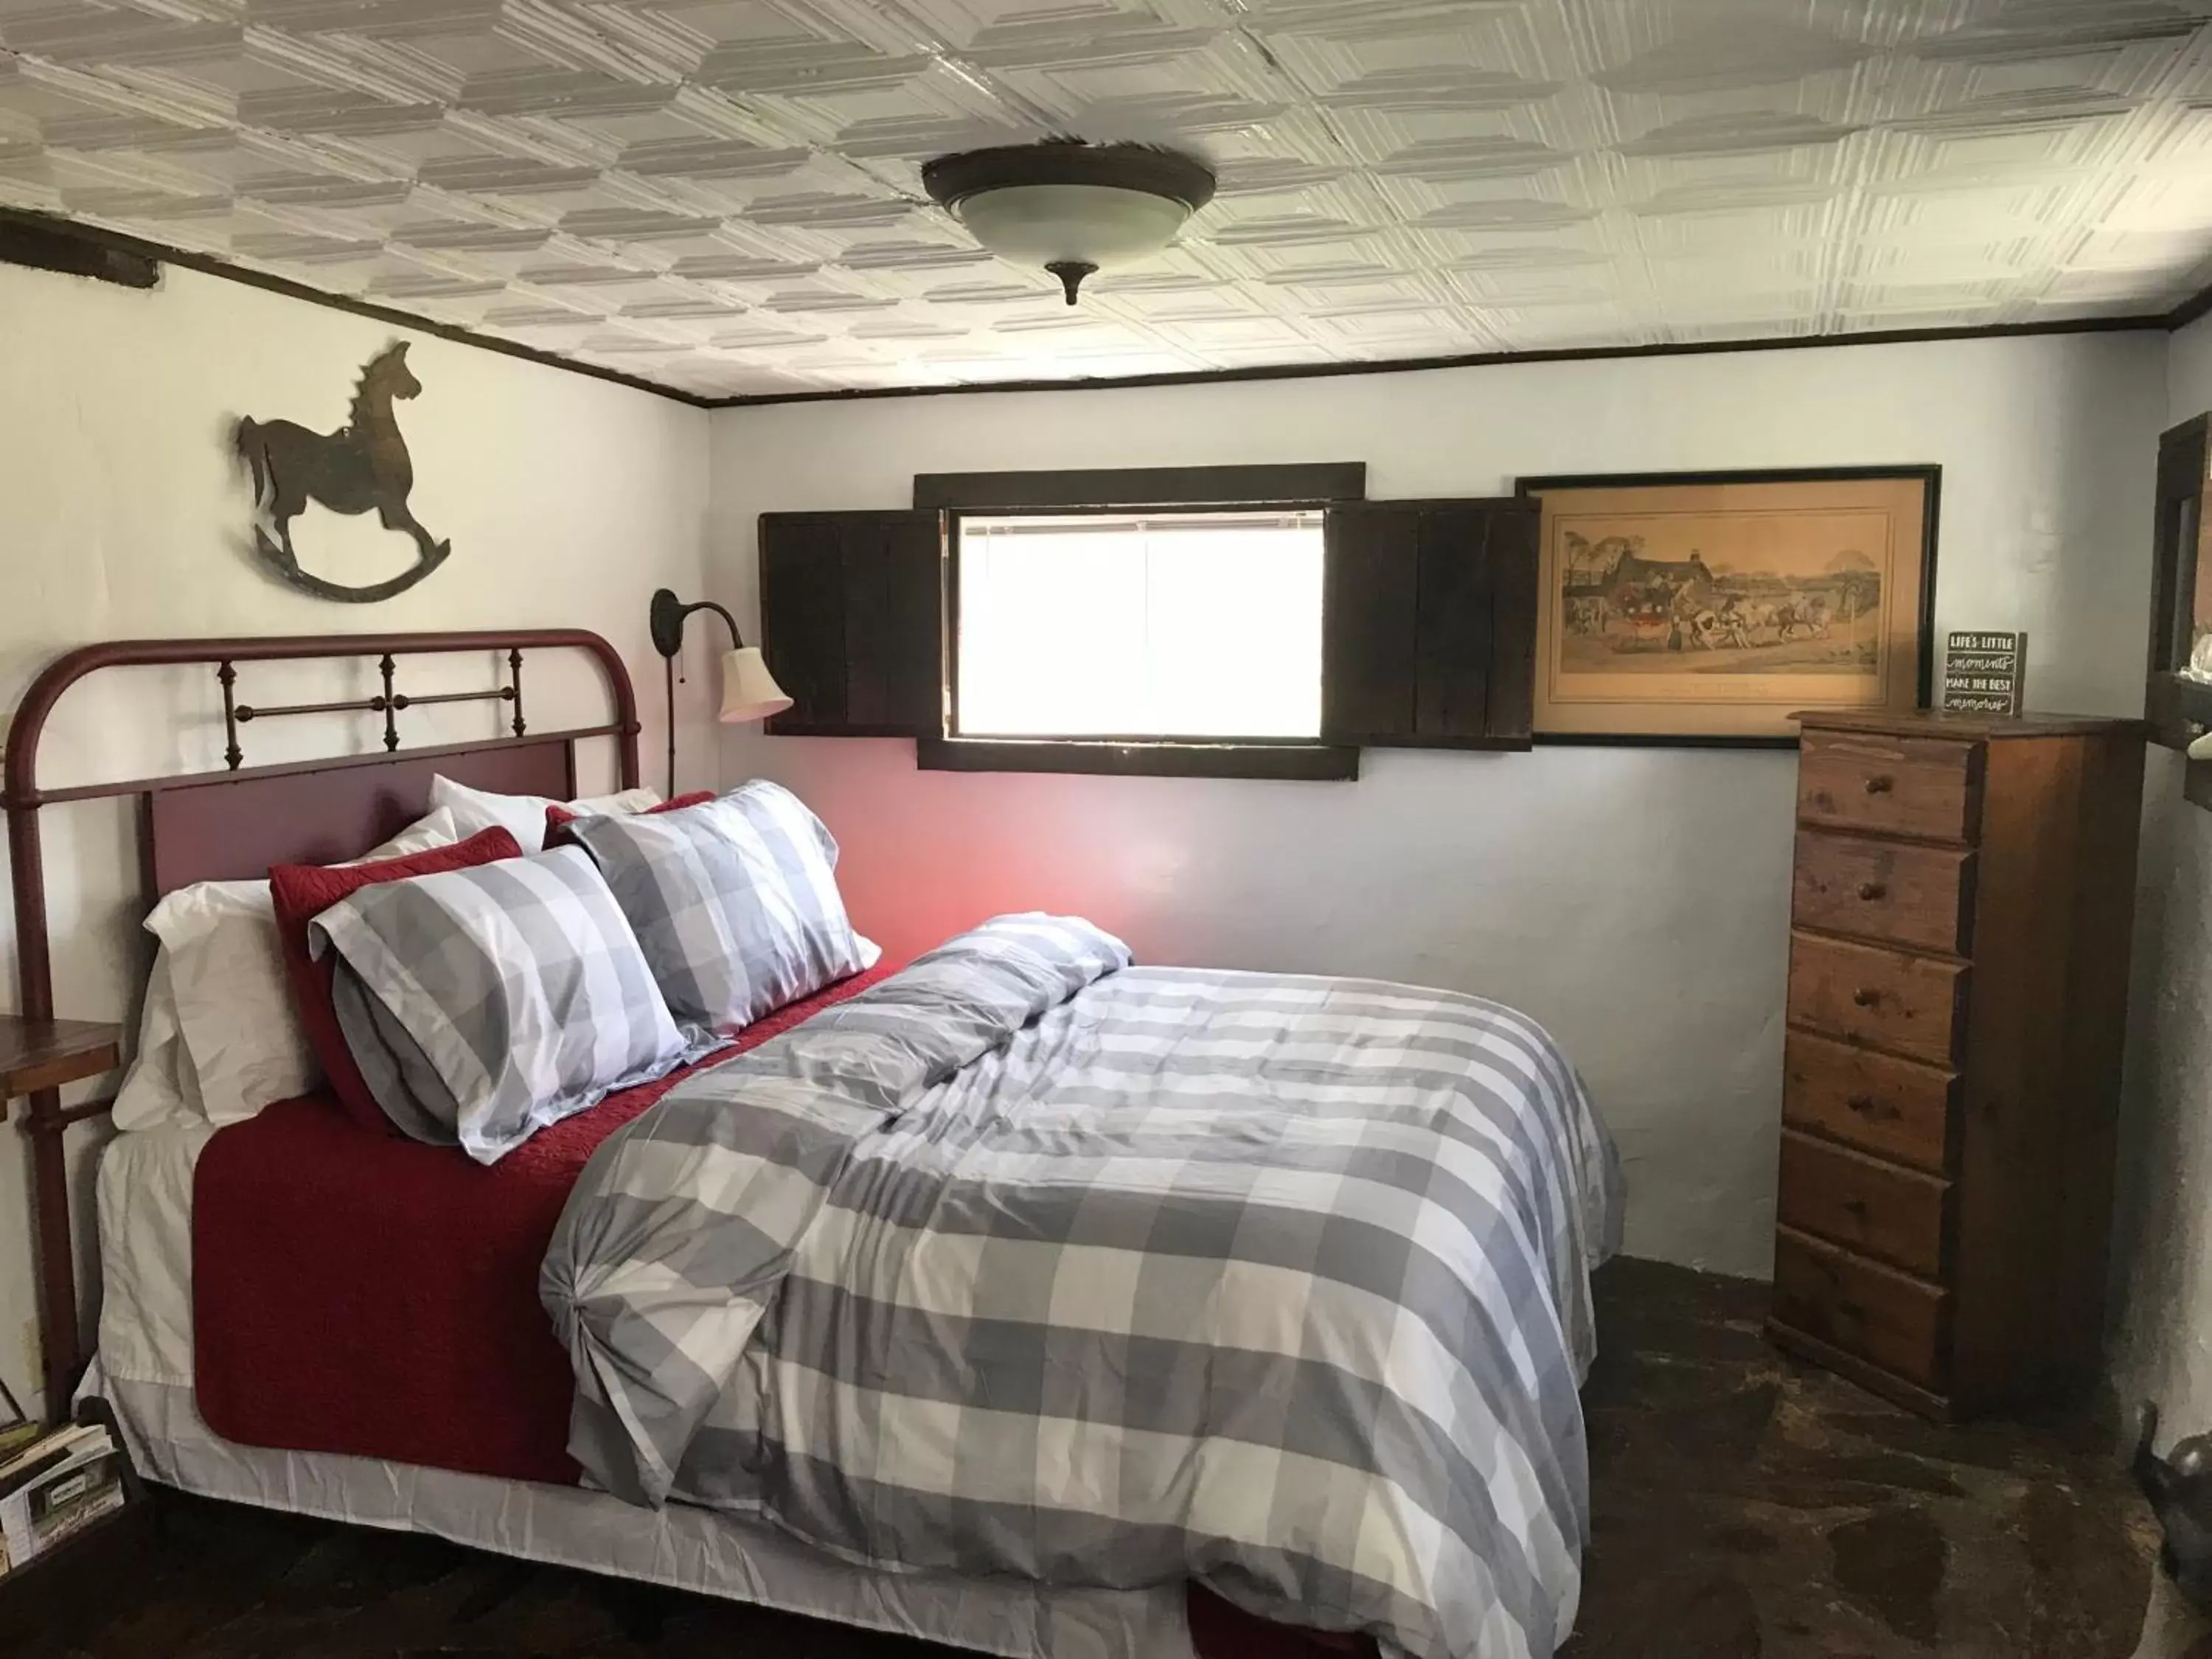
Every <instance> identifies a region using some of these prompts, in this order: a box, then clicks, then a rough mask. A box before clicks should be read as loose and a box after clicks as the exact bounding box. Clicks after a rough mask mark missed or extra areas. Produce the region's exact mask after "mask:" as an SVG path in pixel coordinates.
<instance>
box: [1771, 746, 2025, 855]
mask: <svg viewBox="0 0 2212 1659" xmlns="http://www.w3.org/2000/svg"><path fill="white" fill-rule="evenodd" d="M1981 816H1982V751H1981V750H1980V749H1979V748H1978V746H1977V745H1975V744H1971V743H1960V742H1955V741H1952V740H1948V739H1945V738H1904V737H1887V736H1871V735H1863V734H1860V733H1857V732H1806V733H1805V736H1804V739H1803V741H1802V744H1801V745H1800V752H1799V756H1798V761H1797V817H1798V818H1799V820H1800V821H1801V822H1802V823H1826V824H1834V825H1836V826H1838V827H1839V828H1842V829H1872V830H1877V831H1881V832H1883V833H1886V834H1889V835H1895V836H1921V837H1923V839H1926V840H1929V841H1972V840H1973V839H1974V836H1975V835H1976V833H1977V832H1978V830H1979V829H1980V828H1981Z"/></svg>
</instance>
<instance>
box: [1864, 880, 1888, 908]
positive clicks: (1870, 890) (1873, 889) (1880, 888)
mask: <svg viewBox="0 0 2212 1659" xmlns="http://www.w3.org/2000/svg"><path fill="white" fill-rule="evenodd" d="M1859 896H1860V897H1861V898H1863V899H1864V900H1865V901H1866V902H1868V903H1869V904H1872V903H1873V902H1875V900H1876V899H1879V898H1887V897H1888V896H1889V889H1888V888H1887V887H1885V886H1884V885H1882V884H1881V883H1880V882H1878V881H1863V882H1861V883H1860V884H1859Z"/></svg>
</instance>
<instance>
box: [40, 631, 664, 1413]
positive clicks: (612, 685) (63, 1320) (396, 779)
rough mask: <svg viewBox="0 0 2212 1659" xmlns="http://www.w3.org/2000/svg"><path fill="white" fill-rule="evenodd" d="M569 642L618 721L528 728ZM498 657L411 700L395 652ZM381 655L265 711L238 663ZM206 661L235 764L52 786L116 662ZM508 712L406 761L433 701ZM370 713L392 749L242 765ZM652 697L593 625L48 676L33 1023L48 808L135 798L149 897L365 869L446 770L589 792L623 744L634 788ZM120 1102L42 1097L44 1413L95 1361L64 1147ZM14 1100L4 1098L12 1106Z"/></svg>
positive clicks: (94, 659) (215, 651) (416, 637)
mask: <svg viewBox="0 0 2212 1659" xmlns="http://www.w3.org/2000/svg"><path fill="white" fill-rule="evenodd" d="M553 649H568V650H576V651H582V652H585V653H588V654H589V655H590V656H592V658H594V659H596V660H597V661H598V663H599V668H600V670H601V671H602V673H603V675H604V676H605V681H606V689H607V697H608V701H609V702H610V703H611V705H612V709H611V715H612V717H611V719H610V720H608V721H607V722H605V724H603V725H598V726H577V727H573V728H571V729H568V730H566V731H561V732H545V733H535V732H530V731H529V730H528V728H527V725H526V721H525V720H524V718H523V712H522V661H523V659H522V653H524V652H526V651H544V650H553ZM469 651H484V652H501V653H505V654H506V659H507V665H508V669H509V674H510V678H509V679H508V680H507V683H506V684H502V685H500V686H497V687H495V688H493V689H491V690H483V691H460V692H443V693H438V694H435V695H431V696H414V697H410V696H407V695H406V694H405V693H404V692H401V691H399V690H397V689H396V678H395V676H396V673H397V665H398V659H400V658H403V657H410V656H428V655H445V654H451V653H457V652H469ZM362 658H374V659H376V662H377V667H378V670H379V671H380V674H381V676H382V680H383V690H382V691H381V692H380V693H379V694H378V695H376V696H372V697H367V698H361V699H356V700H354V701H350V702H321V703H301V704H295V705H291V706H289V707H282V708H267V707H263V708H256V707H254V706H253V705H252V704H247V703H240V702H237V701H236V697H235V686H236V682H237V678H238V677H237V671H236V665H237V664H240V663H249V662H271V661H277V660H295V661H296V660H301V659H327V660H342V659H362ZM194 663H198V664H204V665H208V666H210V667H212V668H214V669H215V671H216V678H218V680H219V681H220V682H221V684H222V700H223V719H224V725H225V738H226V750H225V753H226V758H227V759H228V763H229V764H228V767H227V768H226V769H224V770H222V771H219V772H197V773H186V774H179V775H173V776H167V777H153V778H134V779H131V780H129V781H125V782H119V783H92V784H78V785H72V786H70V787H66V788H60V789H47V790H42V789H40V787H39V781H38V773H39V740H40V735H41V733H42V732H44V731H45V729H46V719H47V717H48V715H50V714H52V712H53V708H54V704H55V703H56V702H57V701H58V700H59V698H60V697H61V695H62V693H63V692H64V691H66V690H68V689H69V688H70V686H72V685H74V684H76V683H77V682H78V681H79V680H82V679H83V678H86V677H87V676H88V675H91V674H94V673H97V672H99V671H100V670H102V669H108V668H142V667H160V666H168V665H178V664H187V665H188V664H194ZM451 702H496V703H499V704H501V705H502V706H503V707H506V708H511V709H512V711H513V713H512V715H511V717H510V719H509V720H508V722H507V724H508V728H509V731H510V732H511V734H512V735H510V736H507V737H503V738H486V739H484V740H483V741H482V742H480V743H457V744H441V745H439V746H436V747H433V748H422V749H413V750H401V749H400V748H399V732H398V723H397V716H398V714H401V713H404V711H405V710H406V709H408V708H419V707H424V706H428V705H429V704H433V703H451ZM349 712H358V713H365V714H376V715H379V716H381V718H382V720H383V740H384V745H385V752H384V753H382V754H370V755H348V756H340V757H331V758H327V759H321V760H307V761H291V762H287V763H283V764H281V765H275V766H257V767H248V766H246V765H245V764H244V756H243V754H242V752H241V750H240V739H239V728H240V726H248V727H250V726H252V724H253V723H254V722H256V721H258V720H274V719H278V718H281V717H284V716H290V715H301V714H316V715H325V714H343V713H349ZM637 732H638V724H637V698H636V695H635V692H634V691H633V690H631V687H630V680H629V670H628V669H627V668H625V667H624V666H623V660H622V658H621V657H620V656H619V655H618V654H617V653H616V651H615V648H614V647H613V646H611V645H610V644H608V643H607V641H605V640H604V639H602V638H600V637H599V635H597V634H593V633H591V632H588V631H587V630H586V629H570V628H562V629H493V630H488V631H483V632H478V633H460V634H330V635H296V636H292V637H283V638H256V639H227V640H123V641H113V642H111V643H107V644H102V645H88V646H82V647H79V648H78V649H76V650H75V651H71V652H70V653H67V654H66V655H64V656H62V657H59V658H58V659H55V661H54V662H52V664H50V665H48V666H47V668H46V671H45V672H44V673H42V674H40V676H39V678H37V679H36V680H34V681H33V682H32V684H31V689H30V690H29V691H28V692H27V693H26V694H25V696H24V698H23V701H22V702H21V705H20V706H19V707H18V708H16V710H15V719H14V720H13V721H12V722H10V724H9V728H8V748H7V759H6V769H5V787H4V792H0V799H4V802H5V805H6V811H7V823H8V857H9V874H10V876H11V878H12V881H13V885H14V892H15V932H16V969H15V971H16V978H17V983H18V987H19V994H20V998H21V1005H20V1006H21V1010H22V1013H23V1017H24V1018H27V1019H33V1020H41V1019H51V1018H53V1015H54V992H53V960H52V939H51V938H50V936H49V933H48V926H47V915H46V866H45V861H44V857H43V854H42V851H41V848H40V823H39V813H40V809H41V808H42V807H46V806H52V805H58V804H60V803H62V802H64V801H78V800H97V799H120V798H124V797H128V796H137V797H138V798H139V802H140V817H139V832H138V845H139V851H140V854H141V862H142V865H143V870H144V872H145V884H146V895H147V900H148V902H149V903H151V902H153V901H154V900H155V899H156V898H158V897H160V896H161V895H163V894H165V893H168V892H171V891H173V890H175V889H177V888H179V887H182V886H185V885H188V884H191V883H192V882H196V881H217V880H234V879H244V878H252V877H257V876H261V875H264V874H266V873H267V872H268V869H269V866H270V865H272V864H281V863H307V864H313V863H331V862H333V861H335V860H339V859H345V858H350V857H353V856H354V855H356V854H359V853H361V852H363V851H365V850H366V849H367V848H370V847H373V846H374V845H375V844H376V843H377V842H380V841H382V840H384V839H386V837H387V836H391V835H392V834H393V833H394V832H395V831H397V830H398V829H400V828H401V827H402V826H403V825H404V824H406V823H409V822H410V821H411V820H412V819H414V818H416V817H421V816H422V812H423V811H425V810H426V808H427V806H428V797H429V789H430V778H431V775H432V774H434V773H438V772H442V773H444V774H445V775H447V776H448V777H451V778H453V779H456V780H458V781H460V782H464V783H467V784H471V785H472V786H474V787H477V788H483V789H493V790H497V791H500V792H501V793H515V794H534V795H551V796H556V797H559V798H562V799H567V798H568V797H570V796H573V795H574V793H576V788H575V780H576V745H577V744H579V743H580V742H581V741H583V740H584V739H586V738H612V739H613V741H614V744H615V747H616V756H617V773H618V775H619V777H620V780H621V787H623V788H625V789H629V788H633V787H635V786H636V783H637V781H638V761H637ZM111 1105H112V1101H108V1100H101V1101H96V1102H90V1103H85V1104H82V1105H78V1106H71V1107H64V1105H63V1104H62V1102H61V1096H60V1094H59V1093H58V1091H52V1090H47V1091H42V1092H40V1093H38V1094H33V1095H32V1096H31V1097H29V1109H28V1112H27V1116H26V1119H25V1122H26V1125H27V1127H28V1129H29V1131H30V1134H31V1167H32V1178H33V1193H32V1205H33V1211H34V1212H35V1216H36V1235H37V1241H38V1284H39V1328H40V1337H41V1340H42V1342H43V1344H44V1346H45V1351H46V1367H45V1370H46V1408H47V1411H48V1413H49V1414H59V1413H64V1412H66V1411H67V1409H68V1404H69V1395H70V1391H71V1390H72V1389H74V1388H75V1387H76V1380H77V1376H78V1375H79V1373H80V1372H81V1371H82V1368H83V1365H84V1362H85V1358H86V1355H85V1353H84V1351H83V1337H82V1333H81V1331H80V1330H79V1328H78V1325H77V1304H76V1265H75V1262H74V1261H73V1259H72V1241H71V1237H70V1214H69V1184H68V1176H67V1170H66V1166H65V1163H64V1157H63V1146H62V1136H63V1132H64V1130H66V1129H67V1128H68V1127H69V1126H70V1124H72V1123H76V1122H81V1121H84V1120H85V1119H88V1118H93V1117H98V1116H101V1115H105V1114H106V1111H107V1109H108V1108H109V1107H110V1106H111ZM5 1110H6V1103H5V1102H0V1113H4V1112H5Z"/></svg>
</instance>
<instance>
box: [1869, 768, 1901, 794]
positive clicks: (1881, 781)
mask: <svg viewBox="0 0 2212 1659" xmlns="http://www.w3.org/2000/svg"><path fill="white" fill-rule="evenodd" d="M1896 787H1897V780H1896V779H1895V778H1893V777H1892V776H1890V775H1889V774H1888V773H1887V772H1877V773H1875V775H1873V776H1872V777H1870V778H1869V779H1868V780H1867V781H1866V792H1867V793H1869V795H1886V794H1887V793H1889V792H1890V791H1891V790H1893V789H1894V788H1896Z"/></svg>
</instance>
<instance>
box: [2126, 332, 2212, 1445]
mask: <svg viewBox="0 0 2212 1659" xmlns="http://www.w3.org/2000/svg"><path fill="white" fill-rule="evenodd" d="M2208 409H2212V321H2207V322H2200V323H2197V324H2196V325H2193V326H2191V327H2190V328H2187V329H2185V330H2184V331H2182V332H2180V333H2179V334H2177V335H2175V336H2173V337H2172V341H2171V342H2170V343H2169V350H2168V356H2167V363H2166V424H2168V425H2177V424H2179V422H2183V421H2185V420H2189V419H2191V417H2193V416H2198V415H2202V414H2203V413H2204V412H2205V410H2208ZM2183 769H2184V763H2183V761H2182V759H2181V757H2179V755H2176V754H2174V753H2172V751H2171V750H2164V749H2159V748H2153V749H2152V750H2151V751H2150V768H2149V774H2148V777H2147V779H2146V780H2145V784H2146V787H2145V802H2144V811H2143V826H2144V827H2143V844H2142V879H2141V883H2140V889H2141V895H2142V896H2141V899H2140V901H2139V902H2138V903H2137V905H2136V969H2135V981H2136V982H2135V997H2134V1008H2133V1012H2132V1017H2131V1018H2130V1022H2129V1032H2128V1036H2129V1056H2128V1060H2129V1084H2130V1087H2129V1091H2128V1094H2129V1115H2128V1121H2127V1122H2126V1125H2125V1128H2124V1136H2123V1139H2122V1146H2121V1167H2120V1186H2119V1194H2118V1200H2119V1201H2118V1206H2117V1210H2118V1225H2117V1229H2116V1234H2117V1236H2116V1238H2115V1249H2114V1277H2115V1280H2116V1286H2117V1291H2116V1294H2117V1321H2118V1334H2117V1339H2116V1341H2115V1344H2114V1353H2113V1369H2114V1372H2115V1376H2116V1380H2117V1383H2118V1388H2119V1390H2120V1394H2121V1397H2122V1400H2123V1402H2124V1403H2125V1404H2126V1405H2128V1406H2130V1407H2132V1406H2133V1405H2134V1404H2135V1402H2136V1401H2137V1400H2142V1399H2148V1400H2154V1401H2158V1402H2159V1403H2160V1407H2162V1408H2163V1409H2164V1411H2165V1413H2166V1425H2167V1431H2168V1433H2169V1434H2172V1435H2182V1434H2197V1433H2200V1432H2203V1431H2205V1430H2208V1429H2212V812H2206V811H2201V810H2200V809H2198V808H2197V807H2194V806H2191V805H2189V803H2188V802H2187V801H2186V800H2185V799H2183V798H2182V793H2181V787H2182V772H2183Z"/></svg>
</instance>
